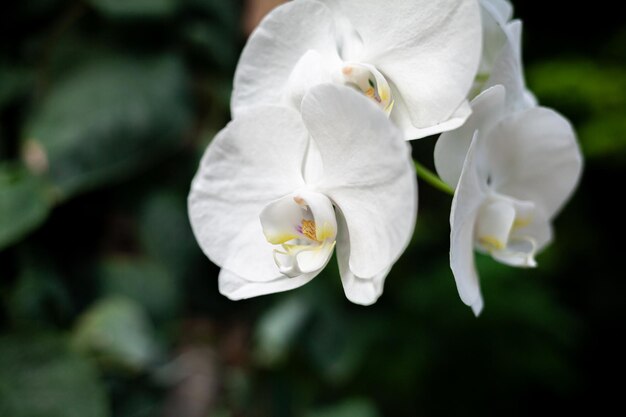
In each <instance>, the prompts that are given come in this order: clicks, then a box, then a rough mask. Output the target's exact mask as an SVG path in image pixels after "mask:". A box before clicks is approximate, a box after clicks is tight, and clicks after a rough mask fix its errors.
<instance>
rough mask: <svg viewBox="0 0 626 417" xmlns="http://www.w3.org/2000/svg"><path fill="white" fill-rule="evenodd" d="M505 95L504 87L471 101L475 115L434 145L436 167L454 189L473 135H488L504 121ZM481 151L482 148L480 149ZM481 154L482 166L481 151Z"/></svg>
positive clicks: (479, 154) (480, 154)
mask: <svg viewBox="0 0 626 417" xmlns="http://www.w3.org/2000/svg"><path fill="white" fill-rule="evenodd" d="M504 100H505V91H504V88H503V87H502V86H494V87H492V88H490V89H488V90H485V91H484V92H482V93H481V94H480V95H479V96H478V97H476V98H475V99H474V100H472V115H471V116H470V117H469V119H467V122H466V123H465V124H464V125H463V126H462V127H460V128H459V129H457V130H455V131H452V132H446V133H444V134H442V135H441V136H440V137H439V139H438V140H437V144H436V145H435V167H436V169H437V173H438V174H439V176H440V177H441V179H442V180H443V181H445V182H446V183H447V184H448V185H450V186H451V187H452V188H455V187H456V185H457V183H458V181H459V178H460V176H461V170H462V169H463V164H464V162H465V157H466V155H467V150H468V149H469V147H470V143H471V142H472V138H473V137H474V133H475V132H476V131H477V130H478V131H480V134H481V135H485V134H487V132H488V131H489V130H490V129H491V127H492V126H493V125H494V124H495V123H496V122H497V121H498V120H499V119H500V118H501V117H502V114H503V111H504V109H503V105H504ZM478 146H479V147H482V146H483V145H482V144H479V145H478ZM476 152H477V153H478V156H477V159H478V163H481V157H482V153H483V152H484V151H483V149H482V148H480V149H478V150H477V151H476Z"/></svg>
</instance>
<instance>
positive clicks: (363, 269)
mask: <svg viewBox="0 0 626 417" xmlns="http://www.w3.org/2000/svg"><path fill="white" fill-rule="evenodd" d="M302 117H303V120H304V123H305V124H306V126H307V128H308V129H309V132H310V134H311V137H312V138H313V140H315V142H316V143H317V146H318V148H319V152H320V154H321V157H322V161H323V165H324V176H323V178H322V180H321V181H320V183H319V184H317V185H315V187H317V188H318V189H319V190H320V191H321V192H323V193H324V194H326V195H327V196H328V197H330V198H331V199H332V200H333V202H334V203H335V205H336V206H337V207H338V208H339V209H340V210H341V212H342V213H343V215H344V216H345V218H346V222H347V225H348V229H349V233H350V262H349V264H350V270H351V271H352V272H353V273H354V274H355V275H357V276H360V277H372V276H374V275H376V274H379V273H381V272H382V271H383V270H385V269H387V268H389V267H390V265H392V264H393V263H394V262H395V261H396V259H397V258H398V257H399V256H400V254H401V253H402V252H403V251H404V249H405V248H406V246H407V245H408V243H409V240H410V238H411V236H412V234H413V227H414V224H415V218H416V215H417V183H416V177H415V172H414V170H413V169H414V168H413V162H412V159H411V157H410V155H409V147H408V146H407V144H406V142H404V140H403V137H402V135H401V133H400V131H399V130H398V129H397V128H396V127H395V126H394V125H393V124H392V123H391V122H390V121H389V120H388V119H387V117H385V114H384V113H383V112H381V111H380V110H379V109H378V108H377V107H376V105H375V104H374V103H372V102H371V101H370V100H369V99H367V98H365V97H364V96H362V95H361V94H359V93H357V92H355V91H353V90H352V89H350V88H347V87H342V86H337V85H332V84H325V85H320V86H317V87H315V88H313V89H311V90H310V92H309V94H308V95H307V96H305V98H304V100H303V101H302Z"/></svg>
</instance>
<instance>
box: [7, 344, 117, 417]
mask: <svg viewBox="0 0 626 417" xmlns="http://www.w3.org/2000/svg"><path fill="white" fill-rule="evenodd" d="M97 378H98V377H97V374H96V372H95V369H94V368H93V367H92V365H91V364H90V363H89V362H88V361H87V360H85V359H84V358H82V357H80V356H78V355H76V354H75V353H73V352H71V351H69V350H68V349H67V348H66V346H65V343H64V342H63V341H62V340H60V339H58V338H56V337H52V336H34V335H29V336H3V337H2V338H0V415H2V416H7V417H9V416H10V417H44V416H45V417H106V416H109V415H110V413H109V407H108V401H107V398H106V396H105V392H104V390H103V387H102V386H101V384H100V382H99V381H98V379H97Z"/></svg>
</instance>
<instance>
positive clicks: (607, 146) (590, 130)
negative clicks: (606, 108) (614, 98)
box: [578, 109, 626, 161]
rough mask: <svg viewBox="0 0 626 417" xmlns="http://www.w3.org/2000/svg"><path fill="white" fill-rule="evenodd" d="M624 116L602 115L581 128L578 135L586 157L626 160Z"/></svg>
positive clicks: (625, 122) (621, 114)
mask: <svg viewBox="0 0 626 417" xmlns="http://www.w3.org/2000/svg"><path fill="white" fill-rule="evenodd" d="M625 112H626V109H625ZM624 114H626V113H624V112H622V113H619V112H615V113H608V112H606V113H601V114H598V115H595V116H594V117H592V118H591V119H590V120H589V121H587V122H586V123H583V124H582V125H581V126H580V128H579V129H578V134H579V137H580V142H581V145H582V147H583V152H584V154H585V155H586V156H588V157H592V158H593V157H603V156H611V157H621V160H622V161H623V160H624V159H625V158H626V117H624ZM618 159H619V158H618Z"/></svg>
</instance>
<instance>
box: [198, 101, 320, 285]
mask: <svg viewBox="0 0 626 417" xmlns="http://www.w3.org/2000/svg"><path fill="white" fill-rule="evenodd" d="M307 142H308V132H307V131H306V129H305V128H304V125H303V124H302V119H301V117H300V115H299V113H298V112H296V111H294V110H290V109H288V108H284V107H271V106H268V107H258V108H255V109H252V110H250V111H246V112H243V113H242V114H241V115H240V117H239V118H237V119H236V120H234V121H233V122H231V123H230V124H229V125H228V126H227V127H226V128H224V129H223V130H222V131H221V132H220V133H219V134H218V135H217V136H216V137H215V139H213V142H212V143H211V144H210V145H209V147H208V148H207V151H206V152H205V154H204V157H203V158H202V162H201V163H200V167H199V169H198V172H197V173H196V176H195V178H194V180H193V182H192V185H191V191H190V194H189V201H188V209H189V217H190V220H191V226H192V229H193V231H194V234H195V236H196V239H197V240H198V243H199V244H200V247H201V248H202V250H203V251H204V253H205V254H206V255H207V256H208V257H209V259H211V260H212V261H213V262H214V263H216V264H217V265H219V266H227V265H228V266H230V269H231V271H233V272H235V273H237V274H238V275H241V276H243V277H245V278H247V279H251V280H271V279H274V278H276V277H277V276H278V275H280V274H279V272H278V270H277V269H276V265H275V264H274V262H273V260H272V246H271V245H270V244H268V243H267V241H266V240H265V237H264V236H263V232H262V229H261V224H260V222H259V214H260V213H261V210H262V209H263V207H265V205H266V204H267V203H268V202H270V201H273V200H276V199H278V198H279V197H282V196H284V195H286V194H288V193H290V192H292V191H293V190H295V189H297V188H299V187H301V186H302V185H303V184H304V181H303V179H302V174H301V169H302V161H303V159H304V154H305V150H306V145H307Z"/></svg>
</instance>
